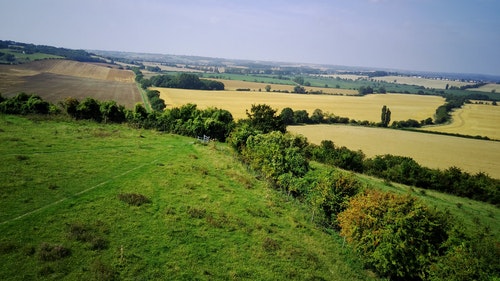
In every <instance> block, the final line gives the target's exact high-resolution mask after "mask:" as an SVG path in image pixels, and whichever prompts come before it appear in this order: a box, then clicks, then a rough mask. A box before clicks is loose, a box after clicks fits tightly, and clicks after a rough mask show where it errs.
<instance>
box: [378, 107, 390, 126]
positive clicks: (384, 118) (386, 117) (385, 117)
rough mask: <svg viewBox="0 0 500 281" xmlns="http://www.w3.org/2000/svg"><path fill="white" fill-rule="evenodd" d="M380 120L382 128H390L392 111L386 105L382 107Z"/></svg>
mask: <svg viewBox="0 0 500 281" xmlns="http://www.w3.org/2000/svg"><path fill="white" fill-rule="evenodd" d="M380 119H381V120H380V121H381V124H382V127H387V126H389V122H391V110H390V109H389V108H388V107H387V106H385V105H384V106H383V107H382V115H381V118H380Z"/></svg>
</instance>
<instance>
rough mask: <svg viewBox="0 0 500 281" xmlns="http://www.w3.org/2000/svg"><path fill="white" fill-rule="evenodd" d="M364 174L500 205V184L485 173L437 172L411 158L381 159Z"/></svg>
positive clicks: (454, 169) (369, 162) (369, 164)
mask: <svg viewBox="0 0 500 281" xmlns="http://www.w3.org/2000/svg"><path fill="white" fill-rule="evenodd" d="M363 166H364V168H363V170H364V172H365V173H366V174H369V175H373V176H376V177H380V178H383V179H386V180H388V181H394V182H398V183H403V184H407V185H413V186H417V187H423V188H427V189H434V190H438V191H441V192H446V193H449V194H454V195H457V196H461V197H468V198H472V199H475V200H480V201H484V202H489V203H492V204H494V205H498V204H499V202H500V180H498V179H493V178H491V177H489V176H488V175H486V174H484V173H477V174H475V175H470V174H469V173H467V172H463V171H462V170H461V169H459V168H457V167H450V168H448V169H446V170H443V171H442V170H436V169H429V168H425V167H421V166H420V165H419V164H418V163H417V162H416V161H415V160H413V159H412V158H409V157H403V156H394V155H378V156H375V157H374V158H370V159H367V160H365V161H364V163H363Z"/></svg>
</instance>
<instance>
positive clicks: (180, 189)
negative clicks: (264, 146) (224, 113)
mask: <svg viewBox="0 0 500 281" xmlns="http://www.w3.org/2000/svg"><path fill="white" fill-rule="evenodd" d="M0 138H1V141H2V144H3V145H2V148H1V154H0V155H2V156H1V161H2V163H3V164H2V165H0V172H1V173H2V174H3V175H5V176H3V177H1V179H0V186H2V189H1V190H0V191H1V196H0V202H1V204H0V233H1V234H0V257H1V258H2V260H3V262H2V263H1V265H0V279H2V280H20V279H31V280H33V279H37V278H39V279H49V280H97V279H99V280H112V279H113V278H116V279H135V280H137V279H143V280H165V278H167V277H168V279H171V280H195V279H197V280H200V279H201V280H221V279H222V280H290V279H295V280H313V279H314V280H374V279H376V278H374V277H372V276H371V275H370V273H369V272H367V271H365V270H364V269H362V266H361V264H360V262H358V261H356V259H355V257H354V255H353V254H352V253H351V252H350V251H349V250H348V248H346V247H345V246H344V245H343V242H342V239H341V238H339V236H338V234H336V233H331V234H329V233H326V232H323V231H322V230H321V229H319V228H318V227H317V226H315V225H314V224H311V222H310V214H309V213H308V210H307V209H305V208H304V207H302V206H301V205H299V204H297V203H295V201H294V200H291V199H289V198H286V197H283V196H282V195H280V193H278V192H276V191H274V190H272V189H269V188H268V187H266V184H265V183H264V182H262V181H259V180H257V179H256V178H255V176H254V175H252V174H251V173H249V172H248V170H247V169H246V167H244V166H243V165H242V164H241V163H239V162H238V161H237V160H236V159H235V158H233V157H232V156H231V152H230V150H229V148H227V147H226V146H225V145H224V144H210V145H208V146H204V145H201V144H197V143H195V142H194V141H193V139H191V138H186V137H180V136H176V135H167V134H161V133H158V132H155V131H149V130H135V129H130V128H128V127H127V126H124V125H99V124H95V123H87V122H74V121H67V120H65V119H62V120H60V121H57V120H56V121H45V120H29V119H25V118H22V117H15V116H9V115H0ZM131 194H135V195H136V197H134V198H135V199H136V200H135V201H131V202H130V204H127V203H125V202H123V201H122V200H127V195H129V196H131ZM140 195H142V196H145V198H143V197H140ZM132 197H133V196H132ZM134 203H143V204H142V205H139V206H136V205H133V204H134Z"/></svg>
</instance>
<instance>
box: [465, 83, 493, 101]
mask: <svg viewBox="0 0 500 281" xmlns="http://www.w3.org/2000/svg"><path fill="white" fill-rule="evenodd" d="M470 90H474V91H481V92H488V93H491V91H495V92H496V93H497V94H498V97H499V98H500V84H493V83H490V84H486V85H484V86H481V87H479V88H476V89H470Z"/></svg>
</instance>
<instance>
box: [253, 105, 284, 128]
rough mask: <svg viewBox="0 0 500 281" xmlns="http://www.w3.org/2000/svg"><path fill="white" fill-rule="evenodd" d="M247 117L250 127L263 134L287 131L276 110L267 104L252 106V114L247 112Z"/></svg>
mask: <svg viewBox="0 0 500 281" xmlns="http://www.w3.org/2000/svg"><path fill="white" fill-rule="evenodd" d="M247 116H248V119H249V122H250V125H251V126H253V127H254V128H255V129H256V130H258V131H261V132H262V133H263V134H266V133H269V132H272V131H280V132H282V133H284V132H285V131H286V125H285V123H283V121H282V120H281V118H280V117H279V116H277V115H276V110H274V109H272V108H271V107H270V106H269V105H267V104H258V105H255V104H252V108H251V109H250V112H248V110H247Z"/></svg>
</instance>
